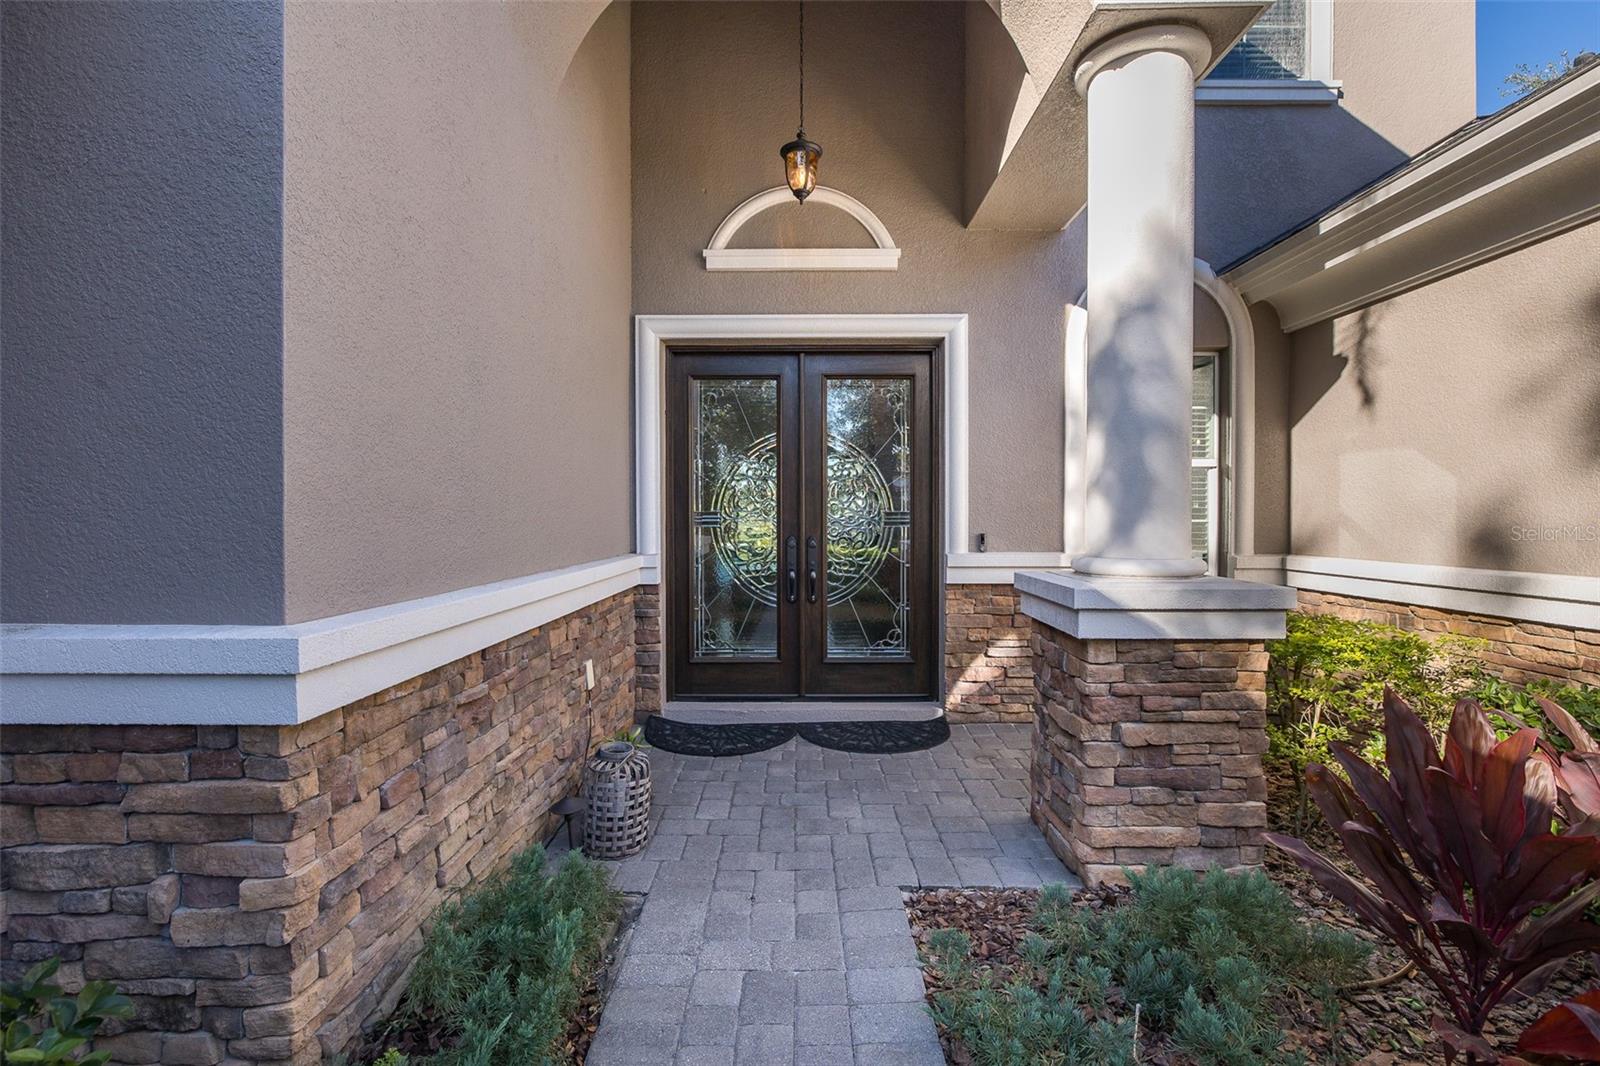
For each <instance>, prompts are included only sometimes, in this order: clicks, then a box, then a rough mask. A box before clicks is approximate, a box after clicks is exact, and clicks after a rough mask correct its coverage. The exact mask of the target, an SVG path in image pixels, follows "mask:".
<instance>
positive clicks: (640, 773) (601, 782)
mask: <svg viewBox="0 0 1600 1066" xmlns="http://www.w3.org/2000/svg"><path fill="white" fill-rule="evenodd" d="M583 797H584V802H585V804H586V805H587V806H586V809H585V811H584V819H583V853H584V854H585V855H587V856H589V858H591V859H620V858H622V857H624V856H626V855H632V854H634V853H635V852H637V851H639V850H641V849H642V848H643V847H644V846H645V843H646V842H647V841H648V840H649V838H650V757H649V756H648V755H646V754H645V753H644V752H643V751H641V750H640V749H638V748H636V747H634V746H633V745H632V744H629V743H627V742H626V741H616V742H614V743H610V744H602V745H600V748H599V750H597V751H596V752H595V753H594V754H593V755H592V756H590V758H589V762H588V764H587V765H585V766H584V769H583Z"/></svg>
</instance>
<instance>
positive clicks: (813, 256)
mask: <svg viewBox="0 0 1600 1066" xmlns="http://www.w3.org/2000/svg"><path fill="white" fill-rule="evenodd" d="M793 195H794V194H793V193H791V192H790V191H789V188H788V186H786V185H779V186H776V187H774V188H771V189H768V190H766V191H765V192H759V193H757V194H756V195H754V196H752V197H750V199H748V200H746V201H745V202H744V203H742V204H740V205H739V206H738V207H736V208H734V209H733V210H732V211H731V212H730V213H729V214H728V217H727V218H725V219H723V220H722V225H720V226H718V227H717V232H715V233H713V234H712V235H711V243H710V244H709V245H707V246H706V249H705V251H704V252H703V253H701V254H703V255H704V256H705V258H706V269H707V270H896V269H898V268H899V266H900V249H899V248H896V247H895V243H894V238H893V237H891V236H889V229H888V227H887V226H885V225H884V224H883V222H882V220H881V219H879V218H878V216H877V215H875V214H873V213H872V209H871V208H869V207H868V206H867V205H866V204H864V203H862V202H861V201H860V200H857V199H856V198H855V197H854V196H851V195H850V194H849V193H842V192H840V191H839V190H838V189H830V188H828V187H827V186H825V185H819V186H817V188H816V190H815V191H813V192H812V193H811V195H810V196H809V197H807V198H806V203H808V204H821V205H823V206H825V207H833V208H837V209H839V210H840V211H843V212H844V213H845V214H847V215H849V216H850V217H851V218H853V219H855V220H856V221H857V222H859V223H861V226H862V228H863V229H865V230H866V231H867V233H868V234H869V235H870V236H871V237H872V241H873V243H874V244H876V245H877V247H875V248H729V247H728V242H729V241H731V240H733V235H734V234H736V233H738V232H739V229H740V227H741V226H743V225H744V224H745V223H746V222H749V221H750V220H751V219H752V218H754V217H755V216H757V215H759V214H760V213H761V212H763V211H765V210H767V209H768V208H770V207H777V206H779V205H780V204H785V203H788V202H789V201H790V199H791V197H792V196H793Z"/></svg>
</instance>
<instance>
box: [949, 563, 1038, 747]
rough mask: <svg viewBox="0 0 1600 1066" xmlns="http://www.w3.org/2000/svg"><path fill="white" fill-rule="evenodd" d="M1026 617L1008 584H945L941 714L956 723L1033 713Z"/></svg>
mask: <svg viewBox="0 0 1600 1066" xmlns="http://www.w3.org/2000/svg"><path fill="white" fill-rule="evenodd" d="M1030 625H1031V623H1030V620H1029V619H1028V617H1027V616H1026V615H1024V614H1023V613H1022V608H1021V606H1020V604H1019V601H1018V596H1017V590H1016V589H1014V588H1012V587H1011V586H1010V585H949V586H946V588H945V647H944V660H945V701H944V702H945V713H947V714H948V715H949V716H950V719H951V720H952V721H956V722H1026V721H1029V720H1030V719H1031V718H1032V717H1033V704H1034V691H1033V671H1034V662H1033V652H1032V651H1031V650H1030V648H1029V643H1028V634H1029V630H1030Z"/></svg>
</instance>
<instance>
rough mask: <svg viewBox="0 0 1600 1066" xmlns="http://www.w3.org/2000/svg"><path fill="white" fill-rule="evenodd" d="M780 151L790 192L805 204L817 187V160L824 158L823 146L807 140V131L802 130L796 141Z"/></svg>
mask: <svg viewBox="0 0 1600 1066" xmlns="http://www.w3.org/2000/svg"><path fill="white" fill-rule="evenodd" d="M778 151H779V152H780V153H781V154H782V155H783V171H784V177H785V178H786V179H787V180H788V182H789V191H790V192H792V193H794V198H795V199H796V200H799V201H800V202H801V203H805V202H806V197H807V196H810V195H811V194H812V192H814V191H815V190H816V187H817V160H819V159H821V158H822V145H820V144H817V143H816V142H815V141H808V140H806V131H805V130H801V131H800V132H799V133H798V134H796V136H795V139H794V140H792V141H790V142H789V143H788V144H786V145H784V146H783V147H782V148H780V149H779V150H778Z"/></svg>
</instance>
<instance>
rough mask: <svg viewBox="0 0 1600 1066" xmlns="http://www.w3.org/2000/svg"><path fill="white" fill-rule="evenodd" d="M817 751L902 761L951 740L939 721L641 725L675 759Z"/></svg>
mask: <svg viewBox="0 0 1600 1066" xmlns="http://www.w3.org/2000/svg"><path fill="white" fill-rule="evenodd" d="M797 735H798V736H800V737H801V738H803V739H805V740H809V741H810V742H811V743H813V744H815V745H816V746H817V747H819V748H831V749H832V750H834V751H849V752H856V753H858V754H862V755H901V754H904V753H906V752H910V751H922V750H924V749H926V748H935V747H938V746H939V745H940V744H943V743H944V742H945V741H947V740H949V739H950V723H949V722H947V721H946V720H945V719H944V718H942V717H940V718H929V719H925V720H923V721H917V722H805V723H801V724H798V725H796V724H794V723H791V722H770V723H769V722H762V723H754V722H751V723H743V724H732V725H698V724H695V723H693V722H679V721H675V720H673V719H671V718H666V717H663V716H662V715H659V714H653V715H651V716H650V717H649V718H647V719H645V723H644V739H645V740H646V741H648V742H649V743H650V744H651V745H652V746H654V747H657V748H660V749H661V750H662V751H670V752H675V753H676V754H678V755H708V756H711V757H712V758H719V757H722V756H727V755H749V754H751V753H752V752H757V751H766V750H767V749H769V748H775V747H777V746H778V745H779V744H782V743H784V742H786V741H788V740H789V739H790V738H792V737H794V736H797Z"/></svg>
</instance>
